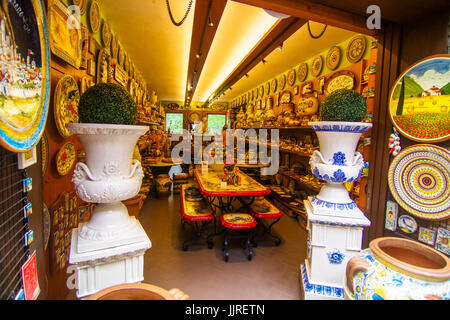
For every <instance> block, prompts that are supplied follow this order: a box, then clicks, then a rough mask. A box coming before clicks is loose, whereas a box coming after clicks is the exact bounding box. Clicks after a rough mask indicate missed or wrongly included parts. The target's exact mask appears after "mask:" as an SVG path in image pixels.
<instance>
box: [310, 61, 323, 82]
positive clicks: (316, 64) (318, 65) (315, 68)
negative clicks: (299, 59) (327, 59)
mask: <svg viewBox="0 0 450 320" xmlns="http://www.w3.org/2000/svg"><path fill="white" fill-rule="evenodd" d="M322 67H323V59H322V56H317V57H315V58H314V59H313V61H312V62H311V74H312V75H313V76H314V77H317V76H318V75H319V74H320V73H321V72H322Z"/></svg>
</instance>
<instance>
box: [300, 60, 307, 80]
mask: <svg viewBox="0 0 450 320" xmlns="http://www.w3.org/2000/svg"><path fill="white" fill-rule="evenodd" d="M307 76H308V65H307V64H306V63H302V64H301V65H300V66H299V67H298V72H297V78H298V81H300V82H303V81H305V80H306V77H307Z"/></svg>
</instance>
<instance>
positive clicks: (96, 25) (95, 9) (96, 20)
mask: <svg viewBox="0 0 450 320" xmlns="http://www.w3.org/2000/svg"><path fill="white" fill-rule="evenodd" d="M100 21H101V17H100V7H99V6H98V2H97V0H92V2H91V6H90V7H89V26H90V27H91V32H92V33H94V34H95V33H97V32H98V30H99V29H100Z"/></svg>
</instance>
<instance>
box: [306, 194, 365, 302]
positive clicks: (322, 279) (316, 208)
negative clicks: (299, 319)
mask: <svg viewBox="0 0 450 320" xmlns="http://www.w3.org/2000/svg"><path fill="white" fill-rule="evenodd" d="M304 203H305V208H306V211H307V214H308V223H307V231H308V255H307V258H306V260H305V261H304V262H303V263H302V265H301V275H302V282H303V290H304V297H305V299H306V300H309V299H312V300H315V299H345V296H344V292H343V282H342V281H343V278H344V275H345V269H346V266H347V262H348V261H349V260H350V259H351V258H352V257H354V256H357V255H358V253H359V252H360V251H361V247H362V233H363V228H365V227H368V226H370V221H369V219H367V218H366V217H365V216H364V214H363V212H362V211H361V210H359V208H358V207H357V206H356V205H355V206H354V207H352V208H349V207H345V208H343V210H342V211H341V210H339V209H336V208H333V209H331V210H330V208H329V205H330V204H328V207H327V205H326V203H325V204H324V203H323V202H318V201H317V199H316V198H313V197H309V198H308V199H307V200H305V201H304ZM350 209H351V210H350Z"/></svg>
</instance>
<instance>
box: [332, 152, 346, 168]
mask: <svg viewBox="0 0 450 320" xmlns="http://www.w3.org/2000/svg"><path fill="white" fill-rule="evenodd" d="M333 164H334V165H337V166H345V153H343V152H341V151H338V152H336V153H335V154H333Z"/></svg>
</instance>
